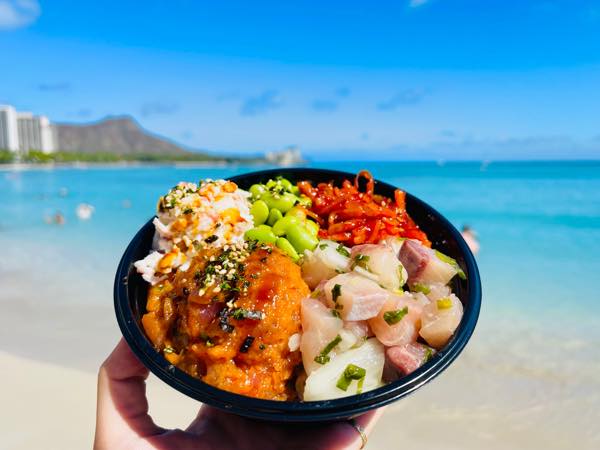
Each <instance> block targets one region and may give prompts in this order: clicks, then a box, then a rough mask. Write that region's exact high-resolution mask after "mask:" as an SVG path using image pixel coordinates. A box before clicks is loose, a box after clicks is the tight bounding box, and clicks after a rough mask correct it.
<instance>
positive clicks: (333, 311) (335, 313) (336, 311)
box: [331, 309, 341, 319]
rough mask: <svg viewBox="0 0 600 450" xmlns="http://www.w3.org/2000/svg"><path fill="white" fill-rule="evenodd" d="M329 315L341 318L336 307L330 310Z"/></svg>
mask: <svg viewBox="0 0 600 450" xmlns="http://www.w3.org/2000/svg"><path fill="white" fill-rule="evenodd" d="M331 315H332V316H333V317H337V318H338V319H340V318H341V316H340V312H339V311H338V310H337V309H332V310H331Z"/></svg>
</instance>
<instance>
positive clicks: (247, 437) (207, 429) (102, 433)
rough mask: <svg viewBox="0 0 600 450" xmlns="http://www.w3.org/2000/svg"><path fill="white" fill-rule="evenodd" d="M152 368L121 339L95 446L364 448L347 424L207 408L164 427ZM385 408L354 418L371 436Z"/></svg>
mask: <svg viewBox="0 0 600 450" xmlns="http://www.w3.org/2000/svg"><path fill="white" fill-rule="evenodd" d="M148 374H149V372H148V369H146V368H145V367H144V365H143V364H142V363H141V362H140V361H139V360H138V359H137V358H136V357H135V355H134V354H133V352H132V351H131V349H130V348H129V346H128V345H127V343H126V342H125V341H124V340H123V339H121V341H120V342H119V343H118V344H117V346H116V347H115V349H114V350H113V352H112V353H111V354H110V356H109V357H108V358H107V359H106V361H104V363H103V364H102V366H101V367H100V372H99V374H98V405H97V411H96V437H95V440H94V448H95V449H96V450H103V449H110V450H113V449H131V448H135V449H151V448H155V449H162V450H169V449H192V448H194V449H200V450H213V449H219V450H229V449H232V450H234V449H235V450H270V449H286V450H294V449H311V450H313V449H314V450H351V449H352V450H353V449H359V448H361V447H362V445H363V442H362V438H361V435H360V433H359V432H358V431H357V430H356V428H354V426H353V425H352V424H351V423H350V422H348V421H345V422H336V423H331V424H317V425H286V424H273V423H268V422H261V421H257V420H252V419H247V418H244V417H240V416H236V415H234V414H228V413H225V412H222V411H220V410H217V409H215V408H212V407H209V406H206V405H204V406H202V407H201V408H200V411H199V412H198V415H197V416H196V418H195V419H194V420H193V421H192V423H191V424H190V425H189V426H188V427H187V428H186V429H185V430H180V429H174V430H170V429H165V428H161V427H159V426H158V425H156V424H155V423H154V421H153V420H152V417H150V415H149V414H148V399H147V398H146V378H148ZM382 412H383V410H382V409H379V410H376V411H370V412H368V413H366V414H364V415H362V416H359V417H357V418H356V419H355V423H356V424H357V425H358V426H359V427H360V428H362V429H363V430H364V432H365V434H366V435H368V434H369V433H370V432H371V431H372V430H373V427H374V426H375V423H376V422H377V420H378V419H379V417H380V416H381V414H382Z"/></svg>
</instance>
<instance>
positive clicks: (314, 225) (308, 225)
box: [304, 220, 319, 237]
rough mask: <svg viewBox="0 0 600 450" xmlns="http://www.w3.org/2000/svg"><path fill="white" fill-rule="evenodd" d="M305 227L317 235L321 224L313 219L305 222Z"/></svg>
mask: <svg viewBox="0 0 600 450" xmlns="http://www.w3.org/2000/svg"><path fill="white" fill-rule="evenodd" d="M304 227H305V228H306V229H307V230H308V231H309V232H310V234H312V235H313V236H315V237H316V236H317V234H319V224H318V223H317V222H313V221H312V220H307V221H306V222H304Z"/></svg>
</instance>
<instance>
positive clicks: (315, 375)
mask: <svg viewBox="0 0 600 450" xmlns="http://www.w3.org/2000/svg"><path fill="white" fill-rule="evenodd" d="M384 363H385V351H384V347H383V345H381V343H380V342H379V341H377V339H375V338H371V339H367V341H366V342H365V343H364V344H363V345H361V346H360V347H358V348H353V349H352V350H348V351H347V352H344V353H340V354H338V355H337V356H335V357H334V358H332V359H331V361H330V362H328V363H327V364H325V365H322V366H320V367H319V369H318V370H315V371H313V372H312V373H310V374H309V376H308V378H307V379H306V385H305V387H304V401H316V400H330V399H334V398H340V397H348V396H350V395H355V394H357V391H358V381H356V380H352V382H351V383H350V385H349V386H348V389H347V390H345V391H344V390H342V389H340V388H338V387H337V386H336V385H337V383H338V381H339V379H340V377H341V376H342V375H343V373H344V371H345V370H346V367H348V364H354V365H355V366H358V367H360V368H362V369H365V378H364V381H363V384H362V392H367V391H370V390H373V389H375V388H378V387H379V386H381V385H382V380H381V377H382V373H383V365H384Z"/></svg>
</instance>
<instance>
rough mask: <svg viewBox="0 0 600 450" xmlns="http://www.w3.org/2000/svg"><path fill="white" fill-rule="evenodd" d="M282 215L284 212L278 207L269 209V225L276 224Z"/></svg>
mask: <svg viewBox="0 0 600 450" xmlns="http://www.w3.org/2000/svg"><path fill="white" fill-rule="evenodd" d="M265 204H266V203H265ZM282 217H283V214H281V211H279V210H278V209H272V210H271V211H269V217H268V218H267V225H271V226H273V225H275V223H276V222H277V221H278V220H279V219H281V218H282Z"/></svg>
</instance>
